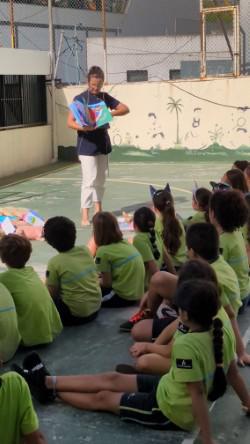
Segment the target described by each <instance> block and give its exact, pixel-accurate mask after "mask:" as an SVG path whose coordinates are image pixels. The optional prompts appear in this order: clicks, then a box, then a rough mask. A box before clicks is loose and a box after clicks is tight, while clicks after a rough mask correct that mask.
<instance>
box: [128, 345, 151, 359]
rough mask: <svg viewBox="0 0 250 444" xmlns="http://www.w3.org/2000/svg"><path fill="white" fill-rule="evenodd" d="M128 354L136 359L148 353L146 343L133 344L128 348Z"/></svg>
mask: <svg viewBox="0 0 250 444" xmlns="http://www.w3.org/2000/svg"><path fill="white" fill-rule="evenodd" d="M129 351H130V354H131V356H133V358H138V357H139V356H141V355H145V354H146V353H149V350H148V342H135V343H134V345H132V347H130V350H129Z"/></svg>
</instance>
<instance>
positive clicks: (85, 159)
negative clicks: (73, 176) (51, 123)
mask: <svg viewBox="0 0 250 444" xmlns="http://www.w3.org/2000/svg"><path fill="white" fill-rule="evenodd" d="M103 83H104V73H103V71H102V69H101V68H100V67H99V66H92V68H90V70H89V72H88V89H87V91H84V92H83V93H81V94H79V95H78V96H76V97H75V98H74V100H77V99H78V100H79V99H80V100H81V99H84V101H85V102H87V103H88V104H89V105H91V104H94V103H96V98H98V99H101V100H103V101H104V102H105V103H106V105H107V107H108V108H110V110H111V114H112V116H113V117H115V116H124V115H125V114H128V113H129V108H128V107H127V106H126V105H124V104H123V103H121V102H119V101H118V100H117V99H115V98H114V97H112V96H110V95H109V94H108V93H106V92H101V89H102V87H103ZM67 124H68V127H69V128H72V129H74V130H77V150H78V155H79V160H80V162H81V166H82V189H81V211H82V226H88V225H89V224H90V222H89V209H90V208H91V207H92V205H93V203H94V211H95V213H98V212H99V211H102V199H103V194H104V183H105V178H106V171H107V167H108V154H109V153H110V152H111V150H112V148H111V142H110V138H109V135H108V129H109V124H106V125H103V126H102V127H99V128H92V127H90V126H84V127H82V126H80V125H79V124H78V123H77V122H76V120H75V118H74V116H73V113H72V112H71V111H70V112H69V116H68V122H67Z"/></svg>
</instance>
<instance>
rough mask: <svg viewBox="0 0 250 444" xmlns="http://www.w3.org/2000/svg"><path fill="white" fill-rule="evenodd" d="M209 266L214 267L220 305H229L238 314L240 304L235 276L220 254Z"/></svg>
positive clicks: (238, 288)
mask: <svg viewBox="0 0 250 444" xmlns="http://www.w3.org/2000/svg"><path fill="white" fill-rule="evenodd" d="M210 265H211V267H212V268H213V269H214V271H215V274H216V276H217V279H218V283H219V287H220V301H221V305H222V306H223V307H225V306H226V305H231V306H232V308H233V310H234V312H235V314H236V315H237V314H238V311H239V308H240V307H241V305H242V302H241V297H240V287H239V283H238V279H237V276H236V274H235V272H234V270H233V269H232V267H230V265H229V264H228V263H227V262H226V261H225V259H224V258H223V257H222V256H219V257H218V259H217V260H216V261H214V262H212V263H211V264H210Z"/></svg>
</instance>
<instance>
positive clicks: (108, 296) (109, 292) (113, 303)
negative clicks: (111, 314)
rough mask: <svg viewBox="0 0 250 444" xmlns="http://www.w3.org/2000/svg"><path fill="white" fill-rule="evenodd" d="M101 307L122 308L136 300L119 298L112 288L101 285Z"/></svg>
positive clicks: (129, 305) (133, 303) (134, 302)
mask: <svg viewBox="0 0 250 444" xmlns="http://www.w3.org/2000/svg"><path fill="white" fill-rule="evenodd" d="M101 290H102V307H103V308H122V307H131V306H132V305H136V304H137V303H138V301H130V300H129V299H124V298H121V296H119V295H118V294H116V293H115V291H114V290H113V289H112V288H104V287H101Z"/></svg>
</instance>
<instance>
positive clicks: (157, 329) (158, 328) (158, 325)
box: [152, 316, 176, 340]
mask: <svg viewBox="0 0 250 444" xmlns="http://www.w3.org/2000/svg"><path fill="white" fill-rule="evenodd" d="M173 321H176V318H174V317H170V316H168V317H167V318H161V319H159V318H154V319H153V326H152V340H155V339H156V338H158V336H160V334H161V332H162V331H163V330H164V328H166V327H167V326H168V325H169V324H171V323H172V322H173Z"/></svg>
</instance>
